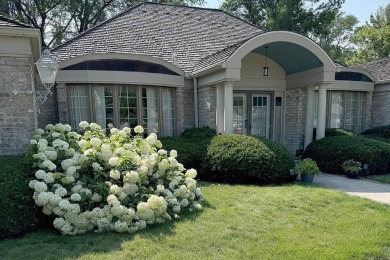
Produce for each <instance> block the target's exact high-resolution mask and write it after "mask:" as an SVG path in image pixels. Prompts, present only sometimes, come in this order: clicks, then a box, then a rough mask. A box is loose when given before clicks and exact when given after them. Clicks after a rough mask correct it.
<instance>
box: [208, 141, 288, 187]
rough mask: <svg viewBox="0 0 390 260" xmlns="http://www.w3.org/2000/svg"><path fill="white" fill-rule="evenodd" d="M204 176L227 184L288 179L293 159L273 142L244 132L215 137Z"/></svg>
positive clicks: (259, 182) (273, 181) (209, 149)
mask: <svg viewBox="0 0 390 260" xmlns="http://www.w3.org/2000/svg"><path fill="white" fill-rule="evenodd" d="M205 166H206V168H207V171H205V178H206V179H207V180H211V181H218V182H228V183H258V184H270V183H278V182H283V181H288V180H289V179H290V169H292V168H294V161H293V159H292V158H291V155H289V154H288V152H287V150H286V149H285V148H283V147H281V145H279V144H276V143H274V142H272V141H268V140H262V139H258V138H255V137H251V136H244V135H233V134H230V135H218V136H215V137H214V138H213V139H212V141H211V144H210V145H209V147H208V149H207V156H206V161H205Z"/></svg>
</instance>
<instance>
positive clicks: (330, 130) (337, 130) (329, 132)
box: [325, 128, 356, 137]
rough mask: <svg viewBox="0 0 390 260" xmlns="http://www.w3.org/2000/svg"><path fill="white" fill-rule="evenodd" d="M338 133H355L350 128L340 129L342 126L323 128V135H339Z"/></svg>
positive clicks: (348, 134)
mask: <svg viewBox="0 0 390 260" xmlns="http://www.w3.org/2000/svg"><path fill="white" fill-rule="evenodd" d="M339 135H347V136H354V135H356V134H355V132H353V131H351V130H347V129H342V128H327V129H325V137H331V136H339Z"/></svg>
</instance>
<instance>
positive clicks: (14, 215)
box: [0, 156, 37, 239]
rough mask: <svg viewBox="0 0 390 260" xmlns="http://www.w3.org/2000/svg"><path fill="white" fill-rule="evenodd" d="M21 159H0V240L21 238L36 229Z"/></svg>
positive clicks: (25, 166) (7, 157) (4, 157)
mask: <svg viewBox="0 0 390 260" xmlns="http://www.w3.org/2000/svg"><path fill="white" fill-rule="evenodd" d="M27 169H28V166H27V164H26V162H25V161H24V159H23V157H16V156H3V157H0V209H1V210H0V239H3V238H7V237H21V236H23V235H25V234H26V233H29V232H31V231H32V230H34V229H35V228H36V227H37V221H36V219H35V216H34V210H33V208H34V202H33V201H32V199H31V194H30V189H29V187H28V183H29V177H28V176H27V172H28V170H27Z"/></svg>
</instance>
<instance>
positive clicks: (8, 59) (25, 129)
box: [0, 56, 35, 155]
mask: <svg viewBox="0 0 390 260" xmlns="http://www.w3.org/2000/svg"><path fill="white" fill-rule="evenodd" d="M31 73H32V72H31V62H30V58H29V57H12V56H0V155H16V154H19V153H21V152H22V151H23V150H24V149H25V148H26V147H27V146H28V144H29V142H30V139H31V137H32V136H33V133H34V131H35V120H34V113H32V112H28V111H27V110H29V109H34V105H33V95H32V94H17V95H14V94H13V93H12V91H13V90H14V89H17V90H19V91H31V90H32V84H33V82H32V77H31Z"/></svg>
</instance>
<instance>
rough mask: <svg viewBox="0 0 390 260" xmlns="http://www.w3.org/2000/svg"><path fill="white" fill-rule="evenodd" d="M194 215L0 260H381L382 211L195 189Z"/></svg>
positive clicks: (276, 192) (322, 198)
mask: <svg viewBox="0 0 390 260" xmlns="http://www.w3.org/2000/svg"><path fill="white" fill-rule="evenodd" d="M202 186H203V191H204V193H205V196H206V198H207V205H206V206H205V208H204V211H203V212H202V213H197V214H190V215H187V216H185V217H183V218H182V220H181V221H179V222H175V223H170V224H167V225H164V226H156V227H153V228H150V229H148V230H145V231H143V232H140V233H137V234H135V235H131V234H117V233H106V234H86V235H79V236H73V237H68V236H60V235H56V234H54V233H51V232H40V233H34V234H31V235H28V236H26V237H25V238H22V239H15V240H5V241H1V242H0V258H1V259H384V258H388V257H390V235H389V228H390V206H388V205H382V204H379V203H375V202H371V201H369V200H365V199H361V198H356V197H350V196H348V195H346V194H343V193H341V192H336V191H331V190H326V189H321V188H316V187H305V186H300V185H286V186H277V187H256V186H229V185H218V184H207V183H203V185H202Z"/></svg>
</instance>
